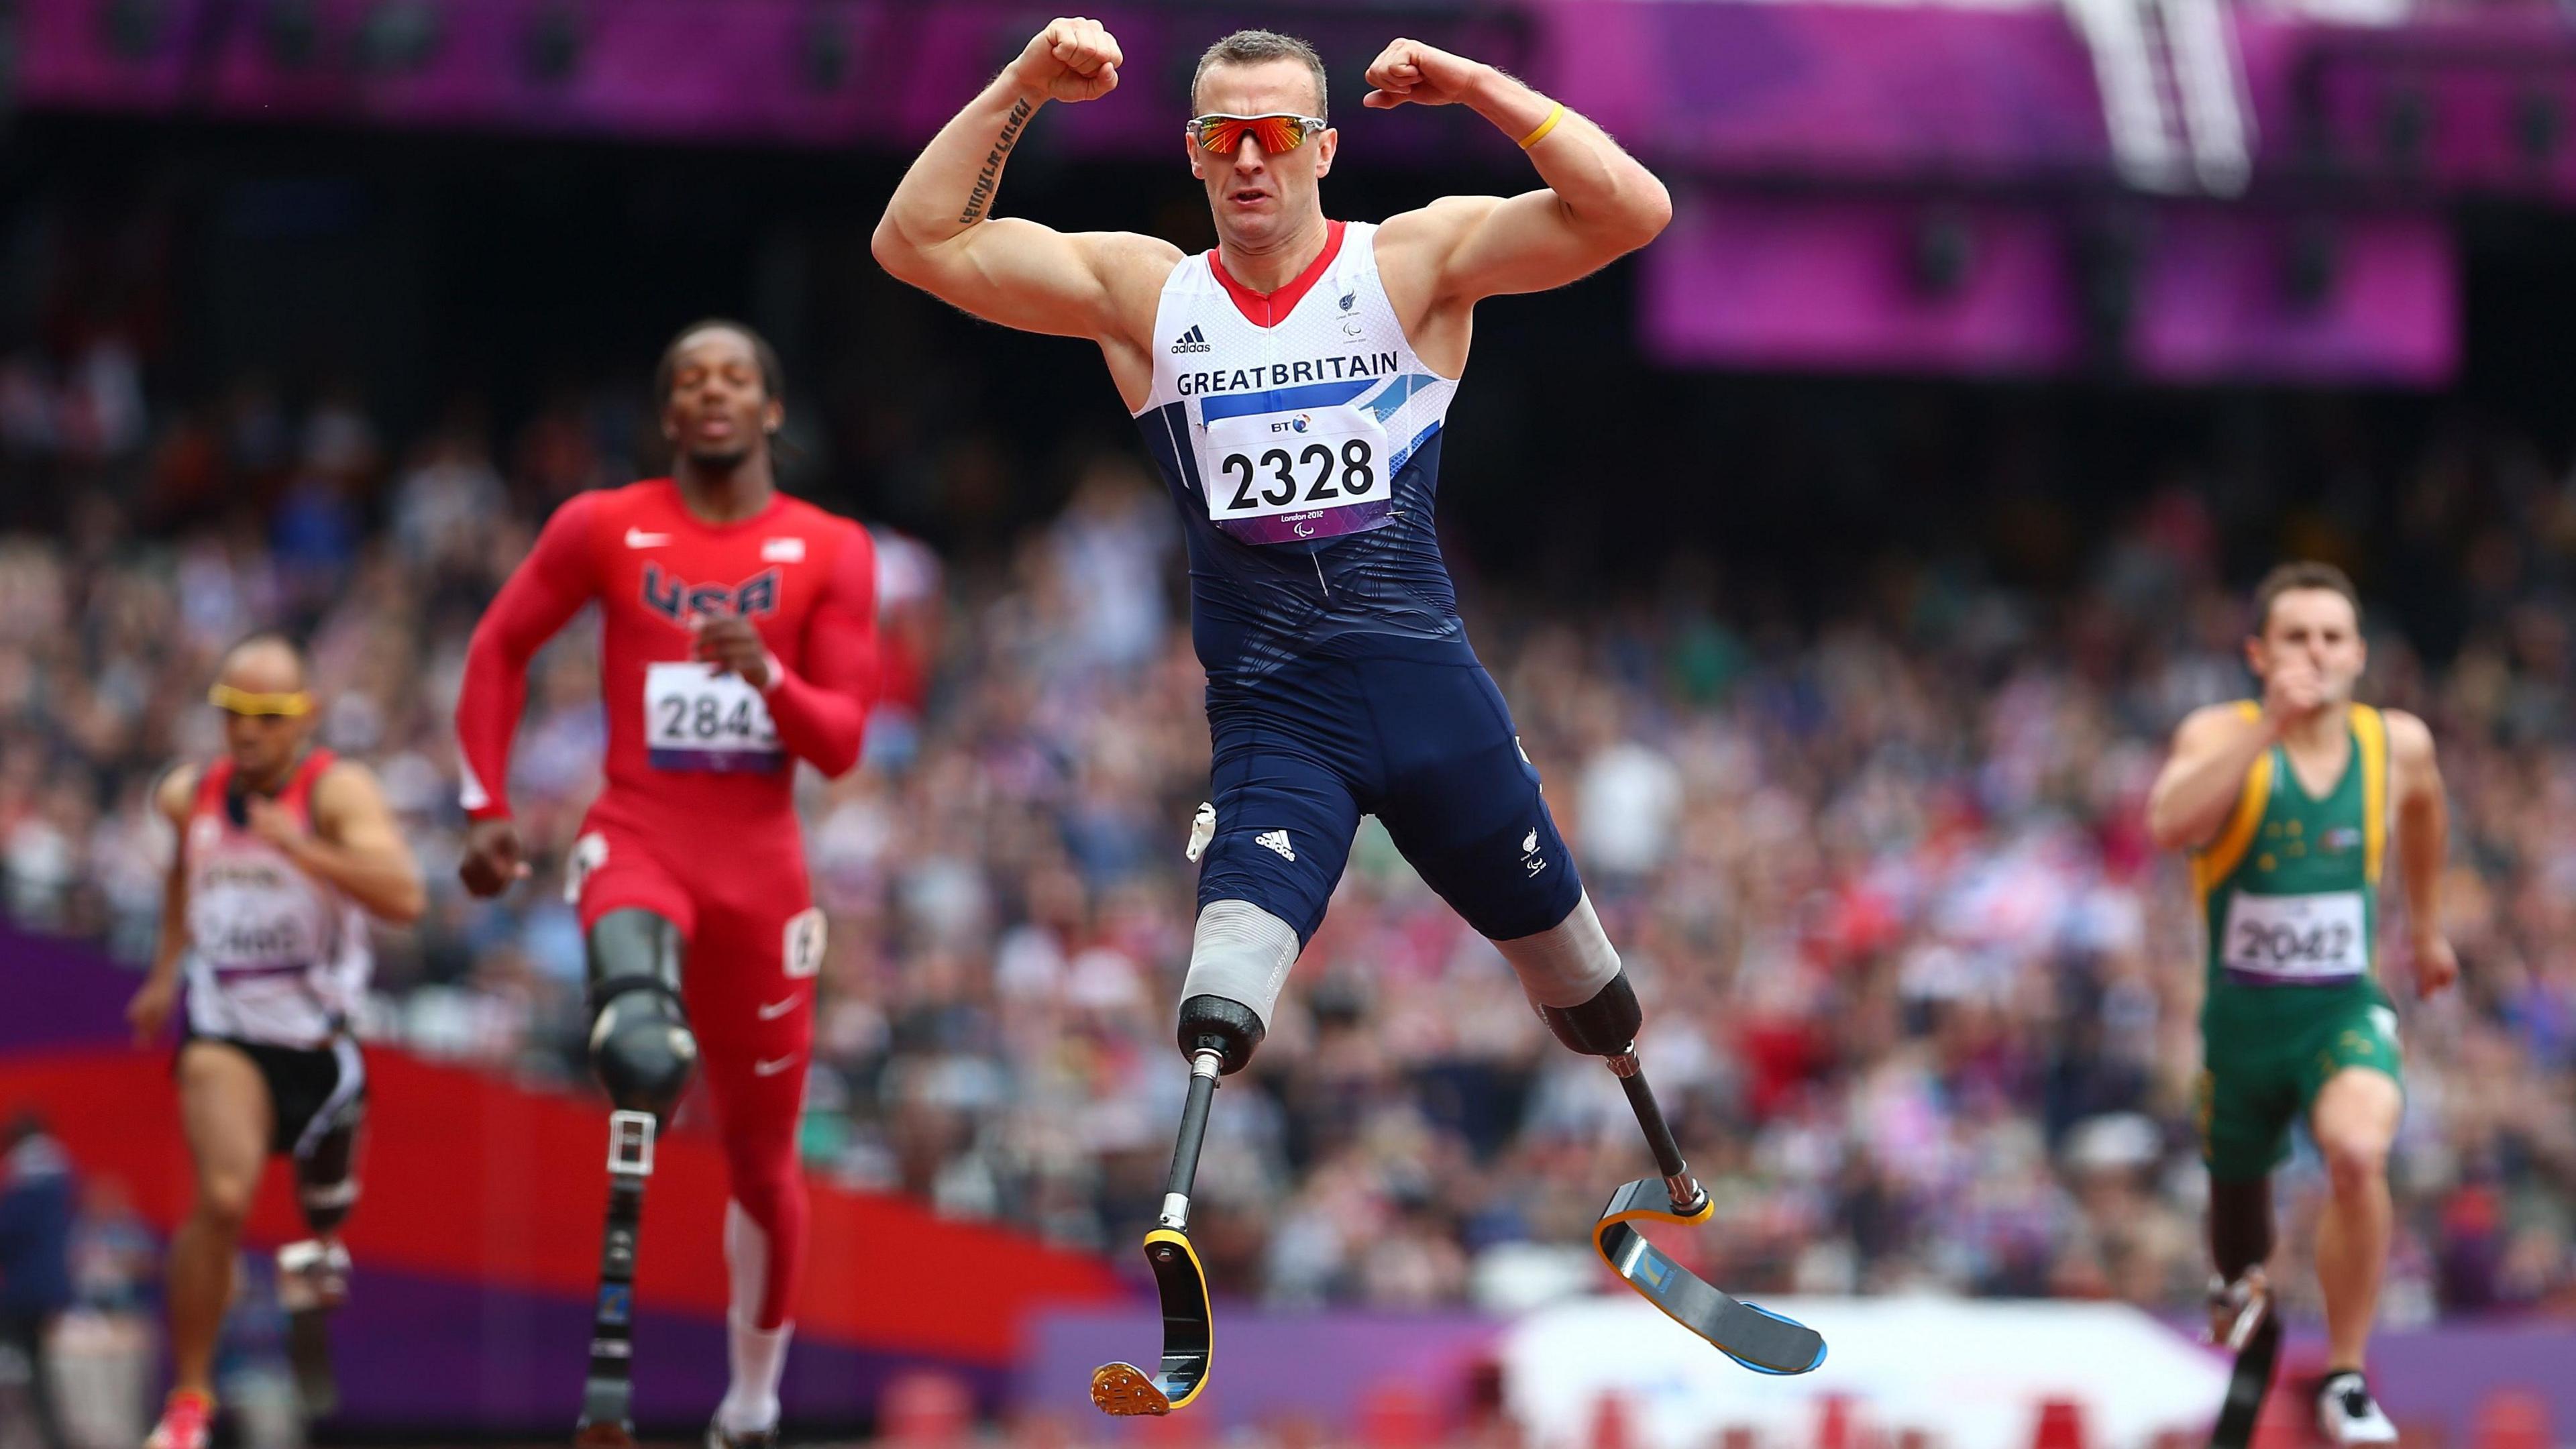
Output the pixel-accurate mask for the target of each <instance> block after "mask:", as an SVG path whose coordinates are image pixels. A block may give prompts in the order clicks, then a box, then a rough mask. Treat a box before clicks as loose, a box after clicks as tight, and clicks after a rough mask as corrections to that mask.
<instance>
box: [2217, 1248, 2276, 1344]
mask: <svg viewBox="0 0 2576 1449" xmlns="http://www.w3.org/2000/svg"><path fill="white" fill-rule="evenodd" d="M2271 1311H2272V1288H2271V1284H2270V1282H2269V1281H2268V1280H2267V1279H2265V1278H2264V1276H2263V1269H2262V1267H2261V1265H2259V1264H2257V1265H2256V1266H2254V1267H2251V1268H2248V1269H2246V1270H2245V1276H2244V1277H2242V1278H2239V1279H2237V1280H2236V1281H2235V1282H2233V1283H2230V1282H2228V1281H2227V1280H2226V1279H2224V1278H2216V1277H2213V1278H2211V1279H2210V1280H2209V1339H2208V1341H2209V1342H2211V1343H2214V1344H2216V1345H2218V1346H2219V1347H2220V1348H2223V1349H2226V1350H2227V1351H2228V1352H2229V1353H2237V1352H2241V1351H2242V1350H2243V1349H2244V1347H2245V1342H2246V1340H2247V1339H2250V1338H2252V1337H2253V1336H2254V1330H2255V1329H2257V1328H2259V1327H2261V1326H2262V1324H2263V1319H2264V1316H2265V1315H2266V1314H2269V1313H2270V1312H2271Z"/></svg>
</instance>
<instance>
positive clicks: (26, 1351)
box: [0, 1116, 74, 1449]
mask: <svg viewBox="0 0 2576 1449" xmlns="http://www.w3.org/2000/svg"><path fill="white" fill-rule="evenodd" d="M73 1197H74V1188H73V1183H72V1170H71V1160H70V1159H69V1158H67V1157H65V1156H64V1155H63V1149H62V1144H61V1143H58V1142H56V1141H55V1140H54V1139H53V1138H52V1137H51V1136H50V1135H49V1134H48V1133H47V1132H46V1130H45V1124H44V1123H43V1121H42V1120H40V1119H38V1118H36V1117H33V1116H23V1117H20V1118H18V1119H17V1120H16V1121H14V1122H12V1123H10V1124H9V1126H8V1128H7V1129H6V1130H5V1131H0V1349H4V1350H6V1351H7V1352H9V1353H11V1354H13V1355H15V1356H16V1357H17V1358H18V1359H19V1361H20V1362H21V1364H22V1365H23V1366H24V1369H25V1372H26V1401H27V1404H28V1407H29V1410H30V1415H31V1417H32V1419H33V1421H34V1428H35V1433H36V1440H37V1442H38V1443H40V1444H42V1445H44V1446H45V1449H64V1446H65V1445H66V1444H67V1443H68V1442H69V1441H68V1440H66V1439H65V1438H64V1436H63V1425H62V1419H61V1416H60V1415H59V1414H58V1413H56V1411H55V1407H54V1389H55V1370H54V1363H53V1353H52V1343H53V1336H54V1327H55V1324H56V1323H57V1322H58V1321H59V1320H60V1319H61V1318H62V1315H63V1311H64V1310H65V1309H68V1308H69V1307H71V1305H72V1270H71V1236H72V1206H73Z"/></svg>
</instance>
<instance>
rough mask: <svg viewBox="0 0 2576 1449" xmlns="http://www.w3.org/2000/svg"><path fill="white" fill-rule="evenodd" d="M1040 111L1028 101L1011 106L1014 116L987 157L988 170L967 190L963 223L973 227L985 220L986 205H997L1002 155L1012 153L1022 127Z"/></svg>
mask: <svg viewBox="0 0 2576 1449" xmlns="http://www.w3.org/2000/svg"><path fill="white" fill-rule="evenodd" d="M1035 114H1037V107H1035V106H1032V105H1030V104H1029V103H1028V102H1027V101H1025V100H1023V101H1016V102H1014V103H1012V106H1011V117H1010V119H1009V120H1006V121H1004V122H1003V123H1002V134H1001V135H999V136H996V137H994V138H993V149H992V150H991V151H990V152H989V153H987V154H986V155H985V157H984V169H983V170H981V171H978V172H976V173H975V189H974V190H973V191H971V192H968V193H967V196H966V209H965V210H964V211H961V212H959V213H958V214H957V224H958V225H959V226H972V225H974V224H975V223H976V222H979V221H982V220H983V219H984V208H986V207H988V206H990V205H992V204H993V188H994V187H995V186H996V185H999V184H1000V182H1001V180H1002V158H1003V157H1005V156H1008V155H1010V154H1011V146H1012V144H1013V143H1014V142H1016V141H1018V140H1019V139H1020V127H1022V126H1025V125H1027V124H1028V122H1029V117H1031V116H1033V115H1035Z"/></svg>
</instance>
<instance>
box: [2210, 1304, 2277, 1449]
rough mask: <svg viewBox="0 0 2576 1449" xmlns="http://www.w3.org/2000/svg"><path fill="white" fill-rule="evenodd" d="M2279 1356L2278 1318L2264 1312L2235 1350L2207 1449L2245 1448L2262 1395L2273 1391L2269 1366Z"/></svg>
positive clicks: (2260, 1408)
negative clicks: (2242, 1343) (2247, 1336)
mask: <svg viewBox="0 0 2576 1449" xmlns="http://www.w3.org/2000/svg"><path fill="white" fill-rule="evenodd" d="M2280 1356H2281V1320H2279V1319H2278V1318H2274V1317H2272V1316H2271V1315H2269V1314H2266V1315H2264V1318H2263V1321H2262V1322H2261V1323H2259V1324H2256V1325H2255V1327H2254V1335H2253V1337H2251V1338H2248V1339H2246V1340H2245V1347H2244V1348H2242V1349H2240V1350H2238V1352H2237V1355H2236V1369H2235V1371H2234V1372H2233V1373H2230V1374H2229V1375H2228V1376H2227V1397H2226V1398H2225V1399H2224V1400H2222V1401H2221V1402H2220V1404H2219V1407H2218V1423H2217V1424H2216V1426H2214V1427H2213V1428H2211V1430H2210V1431H2209V1449H2245V1446H2246V1444H2248V1443H2249V1442H2251V1441H2252V1439H2253V1438H2254V1421H2255V1420H2257V1419H2259V1418H2261V1417H2262V1416H2263V1396H2264V1395H2266V1394H2268V1393H2270V1392H2271V1390H2272V1365H2273V1363H2274V1361H2275V1360H2277V1359H2278V1358H2279V1357H2280Z"/></svg>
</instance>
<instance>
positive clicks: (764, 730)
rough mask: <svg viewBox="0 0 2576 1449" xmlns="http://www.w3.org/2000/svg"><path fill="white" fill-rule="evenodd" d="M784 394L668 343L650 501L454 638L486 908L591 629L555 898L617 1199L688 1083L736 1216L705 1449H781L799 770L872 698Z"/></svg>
mask: <svg viewBox="0 0 2576 1449" xmlns="http://www.w3.org/2000/svg"><path fill="white" fill-rule="evenodd" d="M780 387H781V381H780V373H779V366H778V359H777V355H776V354H775V353H774V352H772V351H771V350H770V347H769V344H768V343H767V342H765V341H763V340H761V338H760V337H759V336H758V335H756V334H755V333H753V332H752V331H751V329H750V328H748V327H744V326H742V325H741V324H739V323H734V322H723V321H709V322H702V323H699V324H697V325H695V326H692V327H690V328H688V329H687V330H685V331H683V332H682V333H680V335H679V336H678V337H677V338H675V339H673V340H672V342H671V345H670V347H669V348H668V349H666V350H665V351H664V353H663V355H662V362H661V366H660V368H659V369H658V370H657V372H656V374H655V379H654V394H655V396H654V401H655V404H656V405H657V406H658V407H659V409H660V412H661V421H662V435H663V436H664V437H665V438H668V439H669V440H670V441H671V445H672V448H673V450H674V454H675V459H674V463H673V467H672V476H671V477H669V478H657V479H654V480H652V481H650V482H645V483H635V484H631V485H629V486H627V487H624V488H618V489H612V490H604V491H599V492H592V493H584V494H580V495H578V496H576V497H574V498H572V499H571V500H570V501H568V502H566V503H565V504H564V505H563V506H562V507H561V508H558V509H556V510H555V514H554V516H553V517H552V518H550V519H548V520H547V521H546V526H545V530H544V531H543V532H542V533H541V534H539V535H538V538H537V542H536V546H535V548H534V549H533V550H531V551H530V553H529V555H528V557H527V559H526V561H525V562H523V563H521V564H520V565H519V568H518V570H517V571H516V572H515V573H513V574H511V576H510V579H509V582H507V583H506V584H504V585H502V587H501V592H500V595H499V596H498V597H496V598H495V599H494V600H493V601H492V607H491V608H490V610H489V611H487V612H486V613H485V614H484V616H483V621H482V623H481V624H480V625H479V626H478V627H477V628H476V629H475V631H474V640H473V643H472V645H471V646H470V647H469V649H468V651H467V655H466V663H465V683H464V688H463V690H462V692H461V693H460V694H459V696H458V698H457V701H456V733H457V739H458V741H459V744H460V746H461V747H462V750H463V754H464V759H465V765H466V775H465V808H466V812H467V814H468V815H470V816H471V817H472V818H473V821H474V823H473V826H472V828H471V830H470V832H469V835H468V838H467V842H466V851H465V859H464V862H463V864H462V866H461V867H460V871H461V873H462V874H463V876H464V878H465V884H466V887H467V888H468V889H470V890H472V891H473V892H474V893H475V894H476V895H482V896H490V895H497V894H499V893H500V892H501V891H503V890H506V889H508V888H509V885H510V883H511V882H512V881H514V880H517V879H519V878H521V877H523V876H525V875H527V874H528V867H527V865H526V864H525V863H524V860H523V856H524V853H525V852H524V847H523V846H522V844H521V842H520V839H519V832H518V829H517V827H516V826H515V825H513V824H512V823H511V820H510V811H509V803H508V800H507V799H506V797H505V795H504V793H503V792H504V790H505V789H506V787H507V783H508V780H509V766H510V741H511V736H512V734H513V733H514V732H515V731H516V730H517V729H518V725H519V714H520V711H521V708H522V707H523V705H524V703H525V701H526V698H527V671H528V661H529V659H530V658H531V657H532V656H534V655H535V653H536V651H537V648H538V646H540V645H542V644H543V643H545V641H546V640H547V639H548V638H550V637H552V636H553V635H554V633H555V631H556V630H558V629H561V628H562V627H563V625H564V622H565V621H566V620H568V619H570V618H571V617H572V616H573V613H574V612H575V611H576V610H578V609H580V608H581V606H582V605H584V604H588V603H592V602H594V601H595V602H597V603H598V605H599V611H600V619H601V631H602V649H601V652H600V686H601V693H602V694H603V695H604V696H605V698H606V703H607V709H608V755H607V762H606V774H607V777H608V784H607V788H606V789H605V790H604V791H602V792H601V794H600V797H599V799H598V800H597V801H596V802H594V803H593V804H592V806H591V807H590V814H589V817H588V818H587V819H586V820H585V821H584V822H583V832H582V835H581V838H580V840H579V841H578V842H577V843H576V844H575V846H574V848H573V853H572V859H571V862H570V880H569V882H568V884H567V890H568V892H569V894H570V895H571V897H572V899H573V900H574V902H575V903H576V904H577V905H579V907H580V908H581V923H582V930H583V933H584V935H585V937H586V938H587V940H588V943H589V956H590V1009H591V1012H592V1023H591V1031H590V1057H591V1067H592V1070H593V1071H595V1072H596V1073H597V1074H598V1076H599V1080H600V1083H601V1084H602V1085H603V1086H604V1087H606V1088H607V1090H608V1095H609V1098H610V1100H611V1102H612V1103H614V1105H615V1106H616V1107H617V1109H618V1117H619V1118H623V1119H626V1125H624V1126H620V1125H618V1124H617V1122H616V1121H615V1119H612V1129H611V1140H612V1143H616V1144H621V1149H620V1151H621V1156H620V1160H621V1161H622V1162H623V1163H624V1167H623V1168H622V1169H616V1170H614V1171H617V1172H618V1174H619V1175H618V1177H617V1181H618V1182H619V1183H620V1185H621V1194H623V1193H624V1192H625V1191H626V1190H627V1189H631V1190H632V1192H633V1193H634V1194H639V1195H640V1192H641V1187H642V1178H643V1176H644V1175H645V1174H647V1173H649V1172H650V1170H651V1133H652V1129H653V1127H654V1125H656V1124H659V1123H663V1122H667V1120H668V1119H669V1116H670V1113H671V1110H672V1108H673V1107H675V1106H677V1105H678V1103H679V1100H680V1097H681V1094H682V1093H683V1092H684V1091H686V1090H687V1087H688V1084H689V1079H690V1077H691V1075H692V1073H693V1071H694V1068H695V1066H696V1062H697V1059H698V1056H699V1054H700V1052H701V1051H703V1052H704V1055H705V1058H706V1064H707V1085H708V1087H709V1089H710V1092H711V1095H712V1096H713V1098H714V1103H715V1112H716V1121H717V1126H718V1128H719V1129H720V1130H721V1132H722V1134H723V1137H724V1148H725V1163H726V1167H727V1175H728V1178H729V1181H730V1185H731V1189H732V1202H731V1204H730V1205H729V1207H728V1208H727V1211H726V1216H725V1261H726V1263H727V1265H728V1266H729V1268H730V1270H731V1273H732V1279H733V1295H732V1296H733V1303H732V1311H731V1312H730V1313H729V1314H728V1316H727V1323H728V1328H729V1330H730V1345H731V1352H730V1354H729V1359H730V1362H731V1365H732V1380H731V1384H730V1386H729V1387H728V1389H727V1390H726V1393H725V1397H724V1402H723V1404H722V1405H721V1406H719V1408H718V1409H717V1411H716V1416H715V1421H714V1423H713V1424H712V1425H711V1426H710V1427H709V1428H708V1430H707V1443H708V1444H709V1445H711V1446H717V1449H723V1446H744V1445H766V1444H771V1443H774V1442H775V1440H776V1435H777V1425H778V1381H779V1375H780V1373H781V1372H782V1371H783V1370H784V1368H785V1367H786V1362H787V1341H788V1336H789V1327H790V1326H789V1322H788V1318H789V1314H790V1312H791V1311H792V1310H793V1308H794V1306H795V1303H794V1298H795V1287H796V1280H797V1274H798V1270H799V1268H800V1266H801V1264H802V1263H803V1260H804V1256H805V1179H804V1176H803V1174H802V1173H801V1172H799V1170H798V1168H797V1165H796V1122H797V1116H798V1114H799V1112H800V1110H801V1108H802V1105H803V1102H804V1096H805V1066H806V1060H807V1056H808V1053H809V1051H810V1049H811V1048H812V1045H813V1039H814V1010H813V1007H814V974H815V972H816V971H817V970H818V969H819V968H820V966H821V965H822V953H823V917H822V913H821V912H820V911H817V910H814V909H813V908H812V896H811V894H810V891H809V888H808V885H807V877H806V872H805V847H804V841H803V839H802V838H801V836H800V834H799V832H798V829H797V823H796V814H795V809H794V804H793V799H792V795H791V786H792V785H793V784H794V781H795V762H796V761H798V760H806V761H810V762H811V763H812V764H813V765H815V766H816V767H817V768H818V769H820V770H822V771H823V773H824V774H826V775H839V774H842V773H844V772H846V771H847V770H848V769H849V768H850V767H851V766H852V765H854V764H856V763H858V758H859V743H860V735H861V732H862V731H863V729H864V727H865V725H866V721H867V711H868V705H869V704H870V702H871V701H872V700H873V699H874V697H875V696H874V688H875V677H876V665H875V659H876V624H875V609H876V556H875V551H874V549H873V547H872V546H871V545H870V544H869V542H868V536H867V533H866V531H865V530H863V529H861V528H860V527H859V526H858V525H857V524H855V523H852V522H851V521H850V520H848V519H846V518H839V517H836V516H834V515H832V514H829V513H826V512H824V511H823V510H821V509H819V508H816V507H814V506H813V505H811V504H808V503H805V502H802V501H800V500H798V499H794V498H790V497H788V496H787V495H786V494H784V493H781V492H779V491H778V488H777V485H776V484H775V482H774V481H773V479H772V476H771V470H770V446H769V444H770V437H771V435H773V434H775V433H776V432H777V431H778V428H779V424H780V423H781V421H782V420H783V419H784V416H785V414H784V412H783V410H782V405H781V403H780V400H779V397H780ZM632 1114H641V1115H640V1117H638V1116H635V1115H632ZM626 1132H634V1133H636V1134H637V1135H635V1136H632V1137H630V1136H626V1135H623V1134H624V1133H626ZM636 1206H637V1203H636V1201H635V1200H634V1199H633V1198H632V1197H628V1196H623V1195H613V1205H612V1209H611V1214H612V1217H611V1223H610V1229H609V1245H610V1250H609V1252H608V1253H607V1255H606V1256H607V1260H608V1263H609V1267H608V1269H607V1270H606V1277H607V1278H608V1281H607V1282H606V1283H605V1284H604V1285H603V1291H602V1295H601V1302H600V1305H599V1314H598V1324H599V1328H600V1333H599V1334H598V1336H597V1337H596V1338H595V1339H594V1341H593V1344H592V1359H591V1367H592V1374H591V1392H590V1395H589V1398H588V1402H587V1404H586V1406H585V1410H584V1416H583V1417H584V1425H585V1428H584V1434H585V1438H586V1439H588V1440H589V1441H591V1442H603V1443H615V1442H624V1441H625V1438H626V1436H627V1434H628V1432H629V1426H628V1425H627V1423H626V1395H627V1379H626V1363H627V1360H626V1357H625V1352H626V1349H627V1348H628V1342H627V1339H626V1331H627V1327H628V1305H629V1301H630V1300H629V1299H628V1297H627V1293H628V1290H629V1287H630V1285H631V1281H632V1272H633V1241H634V1236H633V1235H634V1228H635V1223H634V1221H633V1212H634V1209H635V1207H636ZM621 1218H622V1219H623V1220H622V1221H621ZM621 1245H622V1246H621Z"/></svg>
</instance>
